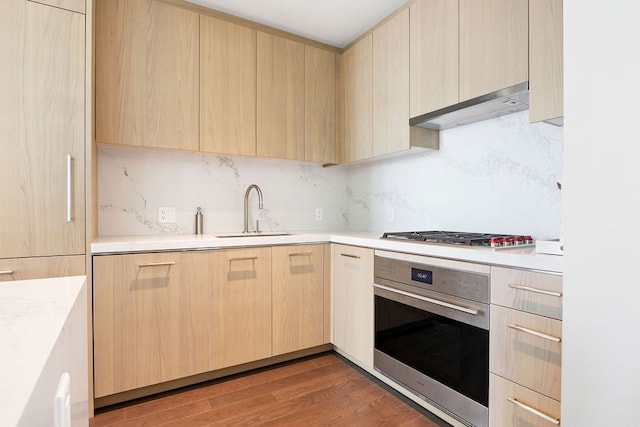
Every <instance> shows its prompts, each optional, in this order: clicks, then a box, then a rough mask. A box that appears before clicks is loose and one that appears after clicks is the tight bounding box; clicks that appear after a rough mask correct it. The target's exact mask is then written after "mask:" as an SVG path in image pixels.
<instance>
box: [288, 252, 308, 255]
mask: <svg viewBox="0 0 640 427" xmlns="http://www.w3.org/2000/svg"><path fill="white" fill-rule="evenodd" d="M311 255H313V254H312V253H311V252H297V253H292V254H289V256H311Z"/></svg>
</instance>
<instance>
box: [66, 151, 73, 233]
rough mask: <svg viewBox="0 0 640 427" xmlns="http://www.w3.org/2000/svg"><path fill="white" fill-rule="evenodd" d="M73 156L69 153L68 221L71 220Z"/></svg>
mask: <svg viewBox="0 0 640 427" xmlns="http://www.w3.org/2000/svg"><path fill="white" fill-rule="evenodd" d="M72 160H73V157H71V154H68V155H67V222H71V163H72Z"/></svg>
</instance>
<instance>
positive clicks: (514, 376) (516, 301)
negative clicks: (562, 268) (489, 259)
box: [489, 267, 562, 427]
mask: <svg viewBox="0 0 640 427" xmlns="http://www.w3.org/2000/svg"><path fill="white" fill-rule="evenodd" d="M490 316H491V319H490V324H491V334H490V341H489V352H490V354H489V371H490V380H489V425H490V426H492V427H505V426H506V427H508V426H550V425H560V400H561V377H562V374H561V371H562V275H559V274H552V273H543V272H534V271H527V270H518V269H508V268H501V267H492V268H491V313H490Z"/></svg>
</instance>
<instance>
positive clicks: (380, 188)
mask: <svg viewBox="0 0 640 427" xmlns="http://www.w3.org/2000/svg"><path fill="white" fill-rule="evenodd" d="M528 119H529V112H528V111H523V112H520V113H515V114H511V115H508V116H503V117H499V118H496V119H491V120H487V121H483V122H478V123H474V124H471V125H467V126H461V127H459V128H453V129H448V130H446V131H442V132H441V133H440V150H438V151H433V152H428V153H424V154H419V155H415V156H411V157H405V158H397V159H391V160H386V161H383V162H376V163H372V164H370V165H357V166H351V167H350V173H349V188H348V197H349V204H348V206H349V211H348V216H349V224H350V228H351V229H353V230H377V231H393V230H452V231H474V232H483V233H505V234H530V235H532V236H534V238H536V239H550V238H558V237H560V233H561V221H560V218H561V210H562V197H561V192H560V190H559V189H558V186H557V183H558V182H561V180H562V178H561V177H562V159H563V156H562V153H563V129H562V128H560V127H557V126H553V125H550V124H547V123H535V124H530V123H529V121H528ZM390 209H391V210H393V212H390V211H389V210H390ZM391 217H393V221H389V219H391Z"/></svg>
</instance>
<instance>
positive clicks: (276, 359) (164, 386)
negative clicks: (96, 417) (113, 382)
mask: <svg viewBox="0 0 640 427" xmlns="http://www.w3.org/2000/svg"><path fill="white" fill-rule="evenodd" d="M333 349H334V347H333V345H332V344H323V345H319V346H316V347H312V348H307V349H304V350H299V351H295V352H292V353H286V354H281V355H278V356H273V357H269V358H267V359H261V360H257V361H254V362H249V363H244V364H242V365H237V366H231V367H228V368H223V369H217V370H215V371H210V372H205V373H202V374H197V375H192V376H189V377H184V378H179V379H176V380H172V381H167V382H164V383H160V384H154V385H150V386H148V387H142V388H138V389H135V390H128V391H125V392H122V393H117V394H112V395H109V396H104V397H98V398H96V399H95V400H94V405H95V408H96V409H103V408H107V407H111V406H116V405H122V406H125V404H126V405H129V404H130V403H131V401H137V400H144V399H151V398H155V397H157V396H155V395H158V394H162V393H168V392H172V393H173V392H178V391H181V390H179V389H183V388H185V387H191V386H195V385H200V384H201V383H206V382H208V381H213V380H218V379H221V378H224V377H228V376H231V375H236V374H241V373H246V372H249V371H253V370H256V369H261V368H266V367H270V366H273V365H277V364H279V363H284V362H290V361H292V360H296V359H301V358H304V357H308V356H314V355H317V354H320V353H325V352H327V351H333ZM109 409H112V408H109ZM97 412H100V411H97Z"/></svg>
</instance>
